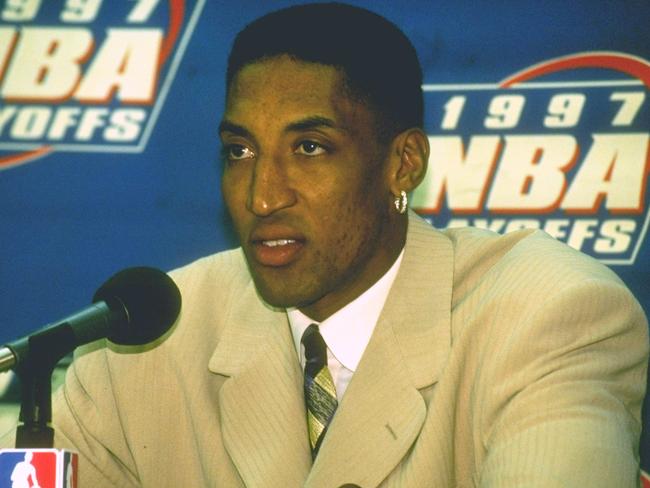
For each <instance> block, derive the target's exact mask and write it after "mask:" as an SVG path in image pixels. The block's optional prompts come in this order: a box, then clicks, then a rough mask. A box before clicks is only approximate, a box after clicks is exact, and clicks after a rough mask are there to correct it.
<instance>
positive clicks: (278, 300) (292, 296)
mask: <svg viewBox="0 0 650 488" xmlns="http://www.w3.org/2000/svg"><path fill="white" fill-rule="evenodd" d="M255 288H256V290H257V293H258V295H259V296H260V298H262V300H263V301H264V303H266V304H267V305H269V306H270V307H272V308H277V309H284V308H301V307H304V306H307V305H309V304H311V303H313V302H314V301H315V300H311V299H310V297H305V296H304V294H301V293H296V292H295V290H291V291H289V290H278V289H277V288H275V287H272V286H271V287H269V286H266V285H265V284H261V283H257V281H256V282H255Z"/></svg>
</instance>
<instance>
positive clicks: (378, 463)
mask: <svg viewBox="0 0 650 488" xmlns="http://www.w3.org/2000/svg"><path fill="white" fill-rule="evenodd" d="M452 277H453V251H452V246H451V243H450V242H449V239H448V238H447V237H446V236H444V235H442V234H441V233H438V232H435V231H433V230H432V229H431V227H430V226H429V225H428V224H426V223H425V222H423V221H421V220H420V219H419V218H418V217H416V216H413V215H411V218H410V220H409V231H408V236H407V244H406V250H405V253H404V258H403V261H402V264H401V266H400V271H399V273H398V275H397V277H396V279H395V282H394V284H393V287H392V288H391V292H390V294H389V296H388V299H387V301H386V304H385V306H384V309H383V311H382V314H381V317H380V319H379V322H378V323H377V326H376V328H375V331H374V333H373V335H372V338H371V340H370V343H369V344H368V347H367V349H366V351H365V352H364V355H363V357H362V359H361V362H360V363H359V367H358V369H357V371H356V372H355V373H354V376H353V377H352V381H351V382H350V385H349V386H348V389H347V391H346V394H345V397H344V398H343V400H342V402H341V404H340V406H339V409H338V411H337V413H336V415H335V417H334V420H333V422H332V424H331V425H330V427H329V430H328V433H327V436H326V437H325V440H324V442H323V445H322V446H321V449H320V453H319V455H318V457H317V459H316V462H315V464H314V467H313V469H312V471H311V473H310V475H309V478H308V480H307V486H313V487H317V486H340V485H343V484H345V483H355V484H357V485H359V486H377V485H379V484H380V483H381V481H382V480H383V479H385V478H386V477H387V476H388V474H389V473H390V472H391V471H392V470H393V469H394V468H395V466H396V465H397V464H399V462H400V461H401V460H402V459H403V457H404V456H405V455H406V453H407V451H408V449H409V448H410V447H411V445H412V444H413V443H414V442H415V440H416V439H417V436H418V434H419V432H420V429H421V427H422V423H423V422H424V419H425V417H426V411H427V408H426V405H425V402H424V399H423V397H422V395H421V394H420V392H419V391H418V389H422V388H425V387H427V386H431V385H432V384H434V383H435V382H436V381H437V379H438V377H439V375H440V373H441V371H442V369H443V367H444V364H445V362H446V360H447V357H448V355H449V351H450V347H451V344H450V342H451V328H450V317H451V315H450V313H451V312H450V307H451V284H452Z"/></svg>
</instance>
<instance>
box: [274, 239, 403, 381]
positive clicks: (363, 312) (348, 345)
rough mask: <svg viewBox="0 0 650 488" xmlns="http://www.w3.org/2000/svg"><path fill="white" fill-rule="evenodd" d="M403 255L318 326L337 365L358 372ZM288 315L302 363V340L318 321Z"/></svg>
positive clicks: (293, 312) (290, 312)
mask: <svg viewBox="0 0 650 488" xmlns="http://www.w3.org/2000/svg"><path fill="white" fill-rule="evenodd" d="M403 256H404V249H402V252H401V253H400V255H399V256H398V257H397V259H396V260H395V262H394V263H393V265H392V266H391V267H390V269H389V270H388V271H387V272H386V273H385V274H384V275H383V276H382V277H381V278H380V279H379V280H378V281H377V282H376V283H375V284H374V285H372V286H371V287H370V288H368V289H367V290H366V291H365V292H363V293H362V294H361V295H360V296H359V297H357V298H356V299H355V300H353V301H352V302H350V303H348V304H347V305H346V306H345V307H343V308H342V309H341V310H339V311H338V312H336V313H334V314H333V315H331V316H330V317H328V318H327V319H325V320H324V321H323V322H321V323H320V324H319V329H320V333H321V335H322V336H323V339H324V340H325V343H326V344H327V347H328V349H329V350H330V352H331V353H332V354H333V355H334V357H335V358H336V359H337V360H338V362H339V363H341V364H342V365H343V366H344V367H345V368H347V369H349V370H350V371H356V369H357V366H358V365H359V361H360V360H361V356H362V355H363V351H365V349H366V346H367V345H368V342H369V341H370V336H371V335H372V332H373V331H374V330H375V326H376V325H377V320H379V315H380V314H381V310H382V308H383V307H384V302H386V298H387V297H388V293H389V292H390V289H391V286H392V285H393V281H394V280H395V277H396V276H397V272H398V270H399V266H400V263H401V262H402V257H403ZM287 315H288V317H289V323H290V324H291V333H292V334H293V340H294V345H295V346H296V351H297V352H298V357H299V358H300V361H301V362H303V361H304V358H303V353H302V348H301V343H300V339H301V338H302V334H303V332H304V331H305V329H306V328H307V327H308V326H309V324H313V323H317V322H316V321H315V320H312V319H310V318H309V317H308V316H307V315H305V314H304V313H302V312H301V311H300V310H298V309H295V308H292V309H287Z"/></svg>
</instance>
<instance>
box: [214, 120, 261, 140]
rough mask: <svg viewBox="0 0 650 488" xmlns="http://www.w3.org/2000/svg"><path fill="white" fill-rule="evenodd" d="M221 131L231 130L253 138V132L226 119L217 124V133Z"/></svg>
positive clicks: (236, 133)
mask: <svg viewBox="0 0 650 488" xmlns="http://www.w3.org/2000/svg"><path fill="white" fill-rule="evenodd" d="M222 132H232V133H233V134H235V135H238V136H242V137H247V138H250V139H253V134H251V132H250V131H249V130H248V129H247V128H246V127H243V126H241V125H238V124H234V123H232V122H230V121H228V120H222V121H221V123H220V124H219V134H221V133H222Z"/></svg>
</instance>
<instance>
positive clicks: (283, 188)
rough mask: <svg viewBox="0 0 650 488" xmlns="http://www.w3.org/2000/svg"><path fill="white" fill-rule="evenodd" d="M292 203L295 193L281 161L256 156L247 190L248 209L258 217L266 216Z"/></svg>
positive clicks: (294, 200)
mask: <svg viewBox="0 0 650 488" xmlns="http://www.w3.org/2000/svg"><path fill="white" fill-rule="evenodd" d="M294 203H296V194H295V192H294V190H293V189H292V188H291V186H290V185H289V181H288V178H287V174H286V170H285V168H284V167H283V166H282V164H281V162H280V161H279V160H278V159H276V158H272V157H263V158H262V157H260V158H258V159H257V161H256V162H255V168H254V170H253V177H252V179H251V183H250V188H249V191H248V200H247V204H246V206H247V208H248V210H249V211H250V212H252V213H253V214H255V215H257V216H258V217H267V216H269V215H271V214H273V213H275V212H277V211H278V210H282V209H284V208H288V207H291V206H292V205H293V204H294Z"/></svg>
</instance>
